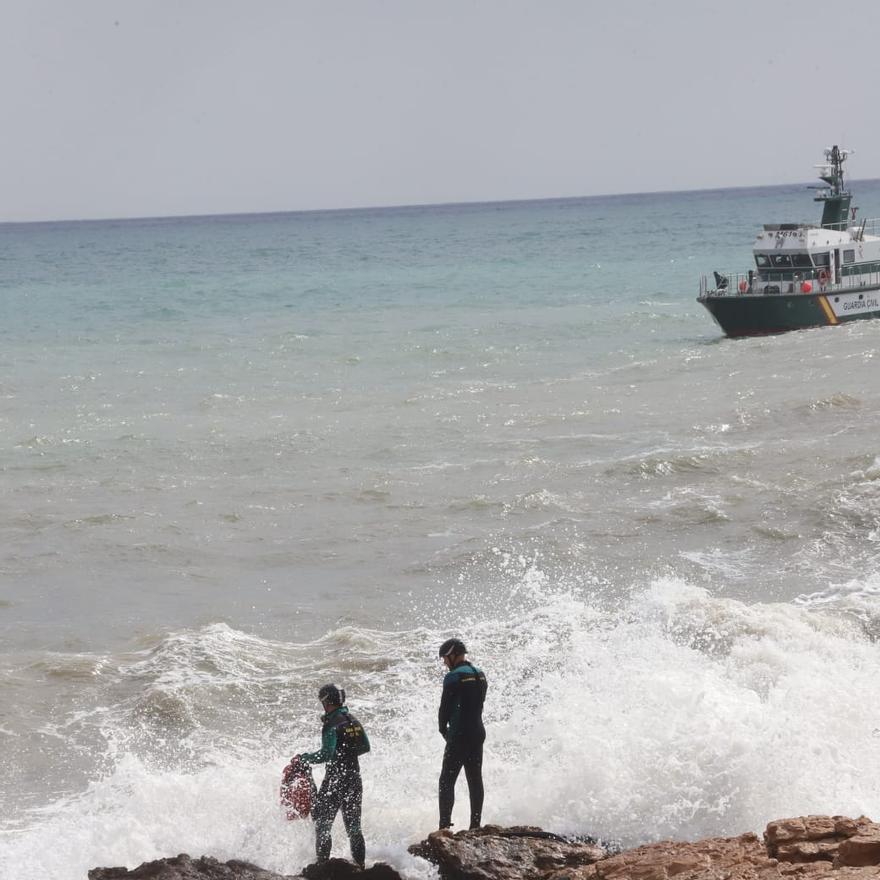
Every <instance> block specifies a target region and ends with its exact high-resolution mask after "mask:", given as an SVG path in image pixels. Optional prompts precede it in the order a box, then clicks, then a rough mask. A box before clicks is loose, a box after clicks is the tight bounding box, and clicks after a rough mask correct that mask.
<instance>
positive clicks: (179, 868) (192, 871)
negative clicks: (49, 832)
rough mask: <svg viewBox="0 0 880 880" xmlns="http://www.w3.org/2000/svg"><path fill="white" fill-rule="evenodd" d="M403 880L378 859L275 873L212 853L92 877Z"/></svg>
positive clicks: (135, 879) (91, 878)
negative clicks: (363, 865) (363, 866)
mask: <svg viewBox="0 0 880 880" xmlns="http://www.w3.org/2000/svg"><path fill="white" fill-rule="evenodd" d="M303 878H305V880H349V878H357V880H402V878H401V876H400V874H398V873H397V871H395V870H394V869H393V868H392V867H390V866H389V865H386V864H383V863H382V862H377V863H376V864H375V865H371V866H370V867H369V868H367V869H366V870H365V871H363V870H361V869H360V868H359V867H358V866H357V865H355V864H353V863H352V862H347V861H345V860H344V859H330V861H329V862H326V863H324V864H320V865H319V864H313V865H309V866H308V867H306V868H305V869H304V870H303V872H302V874H301V875H296V876H291V875H282V874H274V873H273V872H272V871H265V870H263V869H262V868H258V867H257V866H256V865H252V864H250V863H249V862H240V861H238V860H237V859H232V860H231V861H229V862H218V861H217V859H212V858H211V857H210V856H202V857H201V858H200V859H193V858H190V857H189V856H188V855H186V854H185V853H184V854H181V855H179V856H176V857H175V858H170V859H158V860H157V861H155V862H144V863H143V864H142V865H140V866H139V867H137V868H133V869H132V870H131V871H129V870H128V869H127V868H93V869H92V870H91V871H89V880H303Z"/></svg>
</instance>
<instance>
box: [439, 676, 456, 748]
mask: <svg viewBox="0 0 880 880" xmlns="http://www.w3.org/2000/svg"><path fill="white" fill-rule="evenodd" d="M454 705H455V683H454V677H453V676H452V675H451V674H450V673H447V675H446V677H445V678H444V679H443V695H442V696H441V697H440V709H439V710H438V711H437V726H438V727H439V728H440V736H442V737H443V739H446V733H447V731H448V729H449V719H450V718H451V717H452V709H453V706H454Z"/></svg>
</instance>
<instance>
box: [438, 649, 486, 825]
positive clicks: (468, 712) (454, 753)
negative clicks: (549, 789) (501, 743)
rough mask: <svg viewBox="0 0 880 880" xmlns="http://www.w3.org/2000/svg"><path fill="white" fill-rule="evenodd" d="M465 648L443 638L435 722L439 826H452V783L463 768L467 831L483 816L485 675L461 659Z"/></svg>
mask: <svg viewBox="0 0 880 880" xmlns="http://www.w3.org/2000/svg"><path fill="white" fill-rule="evenodd" d="M466 653H467V648H465V646H464V643H463V642H462V641H461V640H460V639H447V640H446V641H445V642H444V643H443V644H442V645H441V646H440V657H441V658H442V659H443V662H444V664H445V665H446V668H447V669H448V670H449V671H448V672H447V673H446V676H445V677H444V679H443V695H442V696H441V698H440V710H439V712H438V713H437V723H438V726H439V728H440V734H441V736H442V737H443V739H445V740H446V748H445V750H444V752H443V767H442V769H441V771H440V785H439V801H440V827H441V828H450V827H451V826H452V807H453V805H454V804H455V782H456V780H457V779H458V774H459V773H460V772H461V768H462V767H464V774H465V778H466V779H467V784H468V794H469V795H470V801H471V823H470V827H471V828H479V827H480V822H481V820H482V814H483V742H484V741H485V739H486V729H485V728H484V727H483V703H484V701H485V699H486V676H485V675H484V674H483V671H482V670H481V669H478V668H477V667H476V666H474V664H473V663H469V662H468V661H467V659H466V658H465V654H466Z"/></svg>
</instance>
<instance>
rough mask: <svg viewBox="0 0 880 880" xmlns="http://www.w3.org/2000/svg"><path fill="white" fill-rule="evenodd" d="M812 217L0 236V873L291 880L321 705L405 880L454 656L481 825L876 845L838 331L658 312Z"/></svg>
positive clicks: (38, 230)
mask: <svg viewBox="0 0 880 880" xmlns="http://www.w3.org/2000/svg"><path fill="white" fill-rule="evenodd" d="M856 190H857V194H858V197H859V198H858V199H857V200H858V201H859V202H860V204H861V205H862V206H863V211H864V213H866V214H868V216H874V215H876V214H880V210H878V209H880V184H878V183H877V182H866V183H861V184H857V186H856ZM872 204H873V205H875V206H877V207H875V208H874V209H873V210H872V209H871V205H872ZM813 207H814V206H813V205H812V204H811V202H810V194H809V193H808V192H807V191H806V190H805V189H804V188H802V187H777V188H770V189H755V190H731V191H719V192H711V193H681V194H662V195H651V196H625V197H617V198H599V199H582V200H565V201H553V202H532V203H511V204H501V205H474V206H447V207H440V208H437V207H434V208H411V209H387V210H375V211H353V212H328V213H316V214H299V215H265V216H248V217H218V218H189V219H179V220H150V221H126V222H115V223H103V222H102V223H78V224H37V225H26V226H16V225H7V226H0V343H2V345H0V436H2V445H0V469H2V473H3V480H2V484H0V637H2V646H3V647H2V653H0V769H2V772H0V780H2V781H0V822H2V824H0V829H2V834H0V864H3V865H8V866H11V872H12V874H13V875H14V876H16V877H21V878H29V877H34V878H37V877H40V878H44V877H51V878H68V877H79V876H82V875H83V874H84V872H85V870H86V869H87V868H88V867H92V866H94V865H97V864H128V865H129V866H134V865H136V864H138V863H140V862H141V861H143V860H145V859H148V858H156V857H160V856H163V855H169V854H174V853H177V852H180V851H188V852H190V853H191V854H193V855H198V854H201V853H203V852H204V853H210V854H213V855H216V856H218V857H222V858H232V857H240V858H247V859H250V860H252V861H255V862H257V863H259V864H262V865H265V866H266V867H269V868H273V869H275V870H278V871H284V872H288V873H293V872H295V871H296V870H298V869H299V868H300V867H302V865H303V864H305V862H306V861H307V860H308V859H309V857H310V854H311V845H312V844H311V838H310V833H311V829H310V828H309V827H307V826H300V825H299V824H297V823H286V822H285V821H284V820H283V819H282V818H281V816H280V814H279V812H278V808H277V803H276V794H277V790H276V789H277V781H278V776H279V773H280V769H281V767H282V766H283V764H284V763H285V762H286V760H287V758H288V757H289V755H290V754H291V753H292V752H295V751H300V750H303V749H305V748H307V747H308V748H312V747H314V745H315V744H316V742H317V736H318V726H317V718H316V709H317V704H316V702H315V701H314V698H313V694H314V691H315V689H316V687H317V686H318V685H319V684H321V683H323V682H324V681H326V680H330V679H334V680H337V681H339V683H341V684H343V685H344V686H345V687H346V690H347V691H348V693H349V698H350V705H351V707H352V710H353V711H354V712H355V713H357V714H358V716H359V717H360V718H361V719H362V720H363V722H364V723H365V725H366V726H367V727H368V729H369V731H370V735H371V739H372V741H373V744H374V752H373V753H372V754H371V755H370V756H369V757H368V758H367V759H365V760H364V774H365V786H366V806H365V829H366V833H367V839H368V847H369V858H380V857H381V858H385V859H388V860H390V861H392V862H393V863H394V864H396V865H398V866H400V867H402V868H403V869H404V870H406V871H407V872H409V873H410V874H411V875H412V876H413V877H416V876H431V873H430V871H428V870H427V869H426V868H424V866H419V865H418V864H417V863H416V862H414V861H413V860H412V859H410V858H409V857H407V856H406V855H405V846H406V844H407V843H409V842H412V841H414V840H417V839H420V838H421V837H422V836H424V834H425V832H426V831H427V830H429V829H430V828H432V827H433V825H434V823H435V818H436V817H435V812H436V804H435V798H436V773H437V771H438V770H439V761H440V751H441V750H440V745H442V743H441V742H440V741H439V738H438V737H437V736H436V734H435V733H434V718H435V715H434V713H435V712H436V704H437V699H438V695H439V683H440V669H439V667H438V666H437V665H436V663H435V662H434V659H433V653H434V650H435V647H436V644H439V641H441V640H442V638H443V637H445V636H446V635H448V634H449V633H452V632H455V633H457V634H458V633H460V634H462V635H463V636H464V637H465V639H466V641H468V642H469V644H470V645H471V647H472V652H473V656H474V658H475V660H476V661H477V662H478V663H480V664H481V665H483V666H484V668H485V669H486V671H487V674H488V676H489V679H490V696H489V702H488V704H487V722H488V729H489V739H488V742H487V756H486V777H487V803H486V818H487V820H489V821H498V822H517V823H523V822H534V823H538V824H541V825H542V826H544V827H547V828H550V829H552V830H556V831H561V832H566V833H567V832H571V833H590V834H598V835H603V836H608V837H614V838H618V839H621V840H622V841H623V842H624V843H625V844H626V845H629V844H635V843H639V842H642V841H645V840H649V839H655V838H659V837H665V836H676V837H697V836H701V835H707V834H716V833H717V834H727V833H731V834H732V833H739V832H741V831H744V830H750V829H754V830H759V829H760V828H761V827H762V825H763V823H764V822H766V821H767V820H768V819H771V818H776V817H779V816H783V815H790V814H801V813H806V812H829V811H830V812H837V813H850V814H854V815H858V814H861V813H867V814H869V815H871V814H875V815H876V814H877V813H878V812H880V810H878V807H880V804H878V799H877V795H876V791H877V790H878V784H877V783H878V776H880V763H878V758H880V734H878V731H877V727H878V722H877V720H876V718H875V717H874V714H873V713H872V710H871V708H870V707H871V705H872V700H871V696H872V695H873V685H874V682H875V681H876V678H877V673H878V671H880V669H878V666H880V664H878V660H877V654H876V645H875V641H876V633H877V632H878V615H877V607H878V605H877V595H878V591H880V577H878V558H880V447H878V441H877V437H878V431H877V427H878V421H880V419H878V413H880V390H878V384H877V382H876V380H874V379H872V378H871V377H872V376H873V372H872V368H873V367H874V365H875V363H876V359H877V356H878V355H877V352H878V351H880V322H859V323H856V324H854V325H849V326H843V327H835V328H823V329H817V330H811V331H805V332H800V333H793V334H787V335H783V336H776V337H767V338H761V339H750V340H739V341H731V340H726V339H724V338H722V337H721V336H720V333H719V331H718V330H717V328H716V327H715V325H714V324H713V323H712V321H711V319H710V318H709V315H708V313H706V312H705V311H704V310H703V309H702V308H701V307H700V306H699V305H698V304H697V303H696V302H695V297H696V293H697V282H698V277H699V275H700V274H701V273H709V272H711V270H712V269H715V268H718V269H722V270H734V269H740V270H741V269H744V268H746V267H747V265H748V260H749V256H750V254H749V251H750V246H751V239H752V236H753V234H754V232H755V229H756V228H757V227H758V226H759V225H760V224H761V223H762V222H771V221H786V220H799V219H804V218H808V219H809V218H813V217H814V215H815V212H814V211H813ZM524 780H525V781H527V784H526V785H524V784H523V782H524ZM459 798H460V801H461V800H462V799H464V800H466V796H465V793H464V789H463V787H462V788H461V789H460V792H459ZM341 834H342V832H341V828H340V829H339V832H338V835H337V840H336V844H337V852H339V854H343V853H344V851H345V847H344V840H343V839H342V837H341V836H339V835H341ZM343 836H344V835H343Z"/></svg>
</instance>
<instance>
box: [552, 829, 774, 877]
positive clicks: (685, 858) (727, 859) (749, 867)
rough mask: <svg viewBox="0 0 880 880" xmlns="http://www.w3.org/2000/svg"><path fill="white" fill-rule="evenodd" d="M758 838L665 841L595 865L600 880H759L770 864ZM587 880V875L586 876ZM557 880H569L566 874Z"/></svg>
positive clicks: (752, 836)
mask: <svg viewBox="0 0 880 880" xmlns="http://www.w3.org/2000/svg"><path fill="white" fill-rule="evenodd" d="M769 861H770V860H769V858H768V856H767V850H766V849H765V848H764V846H763V844H762V843H761V841H760V840H758V837H757V835H755V834H743V835H741V836H740V837H713V838H709V839H707V840H700V841H698V842H696V843H676V842H672V841H663V842H661V843H651V844H647V845H646V846H640V847H638V848H637V849H633V850H629V851H628V852H623V853H620V854H619V855H616V856H611V857H609V858H607V859H604V860H603V861H601V862H598V863H596V864H595V865H593V874H594V875H595V877H596V880H630V878H632V880H667V878H669V877H681V878H697V877H700V878H703V877H705V878H710V877H711V878H715V877H722V876H728V875H730V876H733V874H734V873H736V876H744V877H746V876H757V871H758V869H759V868H762V867H766V866H767V865H768V863H769ZM584 876H586V875H584ZM553 880H568V877H567V876H566V875H565V873H564V872H560V873H559V874H558V875H556V876H554V877H553Z"/></svg>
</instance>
